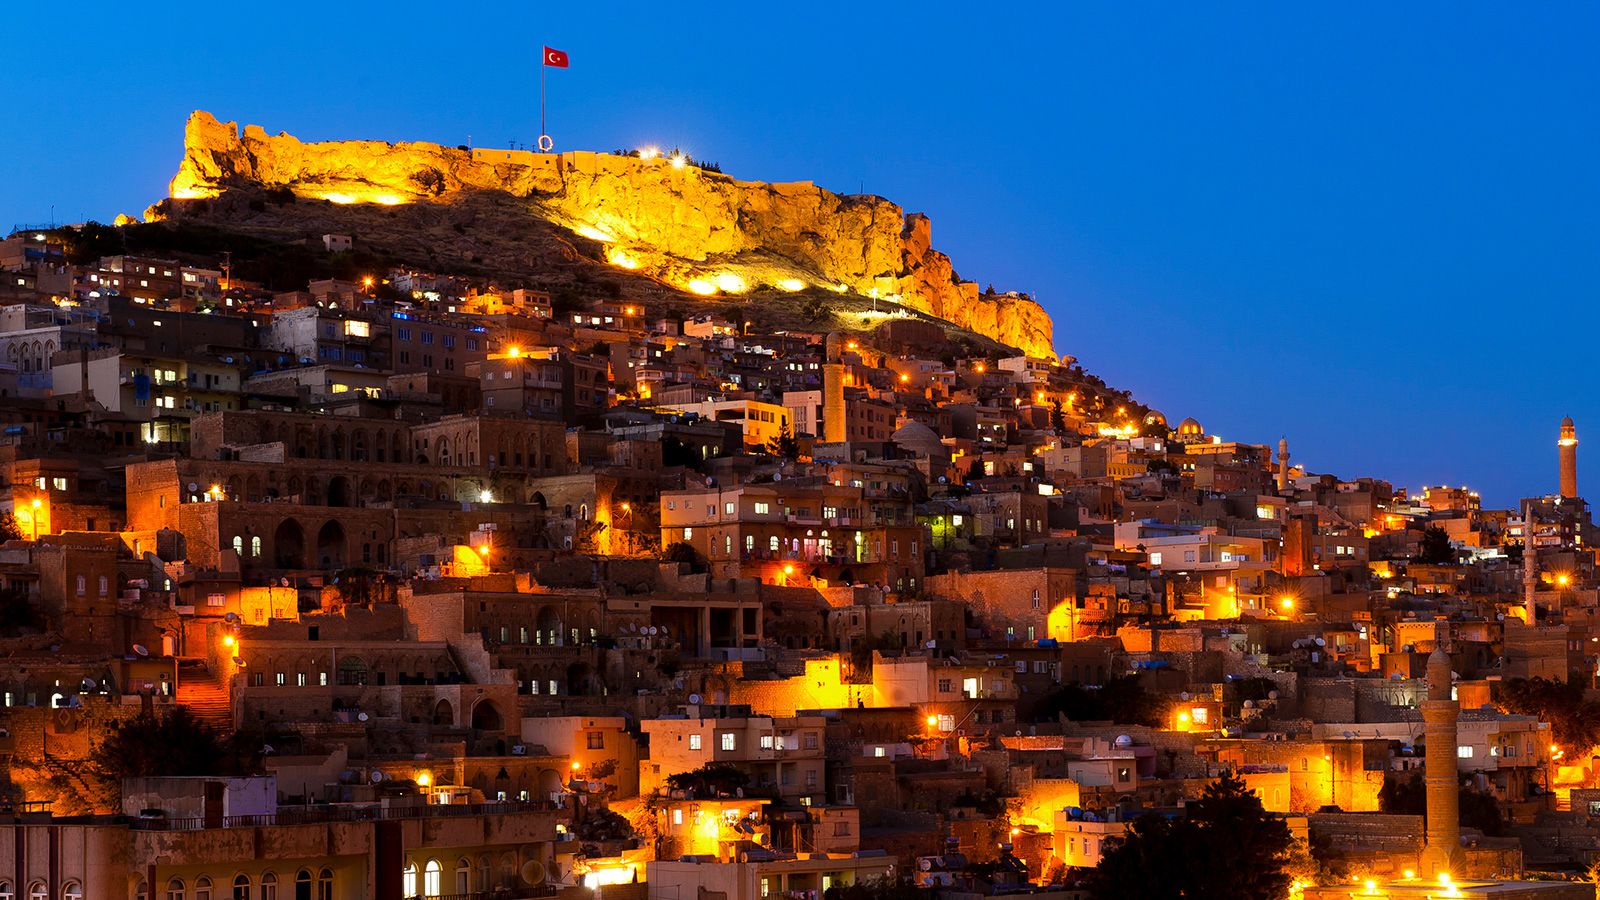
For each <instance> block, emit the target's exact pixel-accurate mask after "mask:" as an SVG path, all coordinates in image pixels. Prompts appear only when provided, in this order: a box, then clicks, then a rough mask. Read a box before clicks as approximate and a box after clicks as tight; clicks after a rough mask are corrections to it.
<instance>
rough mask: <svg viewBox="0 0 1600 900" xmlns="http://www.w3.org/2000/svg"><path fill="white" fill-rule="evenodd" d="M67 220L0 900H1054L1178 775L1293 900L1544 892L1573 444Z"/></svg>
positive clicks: (17, 450) (1576, 720) (26, 268)
mask: <svg viewBox="0 0 1600 900" xmlns="http://www.w3.org/2000/svg"><path fill="white" fill-rule="evenodd" d="M115 231H116V229H111V228H106V227H102V226H92V225H90V226H82V227H78V228H38V229H33V228H24V229H21V230H18V231H16V232H15V233H13V234H12V235H11V236H10V237H8V238H6V239H5V240H4V241H3V242H0V270H3V271H0V429H3V431H0V512H4V513H5V514H6V515H5V516H4V517H0V536H3V538H4V540H3V544H0V651H3V653H4V657H5V660H6V664H5V666H4V667H3V668H0V701H3V705H0V729H3V730H0V900H13V898H27V900H55V898H63V900H83V898H86V897H88V898H99V897H117V898H138V900H156V898H161V900H222V898H233V900H291V898H293V900H312V898H315V900H335V898H339V900H343V898H368V897H376V898H382V900H400V898H408V900H409V898H462V900H464V898H532V897H556V896H559V897H561V898H563V900H594V898H600V897H603V898H604V900H874V898H885V900H900V898H905V897H912V896H927V897H937V898H939V900H978V898H982V897H989V896H996V895H1008V896H1011V895H1023V896H1029V897H1037V898H1039V900H1080V898H1087V897H1090V896H1098V895H1096V894H1093V893H1092V891H1093V878H1094V873H1095V872H1096V870H1097V869H1099V868H1100V867H1101V864H1102V862H1103V861H1104V860H1105V858H1106V851H1107V850H1108V848H1111V847H1115V846H1117V845H1118V842H1119V841H1122V840H1124V839H1126V838H1127V836H1128V835H1129V833H1130V831H1131V830H1133V829H1134V828H1135V824H1136V823H1138V822H1140V821H1149V820H1148V819H1145V818H1144V817H1146V816H1147V815H1148V814H1150V813H1157V814H1160V815H1162V816H1166V817H1169V818H1171V817H1181V816H1182V814H1183V811H1184V810H1185V809H1190V808H1194V807H1195V806H1196V804H1203V803H1205V802H1208V801H1207V800H1206V798H1208V797H1210V796H1212V795H1214V794H1215V793H1216V792H1218V791H1225V790H1228V789H1229V788H1228V786H1229V785H1235V786H1241V785H1242V790H1243V791H1244V792H1247V793H1249V794H1252V795H1253V796H1255V797H1256V798H1258V799H1259V802H1260V805H1261V807H1263V808H1264V810H1265V812H1266V813H1267V814H1269V819H1270V821H1271V822H1272V823H1273V827H1275V828H1282V829H1286V832H1287V834H1288V835H1289V837H1290V838H1291V839H1292V846H1293V850H1292V852H1291V856H1292V858H1291V859H1290V861H1289V863H1288V866H1289V870H1290V871H1291V874H1292V878H1293V885H1292V888H1293V894H1294V895H1295V896H1304V897H1314V898H1333V897H1341V898H1343V897H1349V896H1386V897H1417V898H1421V897H1424V896H1495V897H1500V896H1516V897H1535V896H1537V897H1592V896H1593V886H1592V885H1580V884H1573V883H1562V882H1559V881H1554V880H1550V881H1548V882H1547V883H1543V884H1540V885H1539V886H1537V887H1530V888H1528V890H1527V891H1525V892H1523V893H1513V892H1512V886H1514V885H1524V886H1527V885H1532V884H1534V882H1535V881H1537V880H1539V879H1555V878H1569V879H1571V880H1574V881H1575V880H1579V879H1581V878H1582V877H1584V875H1585V873H1586V872H1588V870H1589V867H1590V866H1591V865H1592V864H1594V863H1595V861H1596V860H1597V859H1600V778H1597V777H1596V772H1595V763H1596V754H1600V716H1597V715H1596V712H1597V710H1600V707H1596V706H1595V705H1594V703H1595V701H1593V700H1589V699H1587V692H1588V691H1589V690H1590V689H1592V688H1594V687H1595V683H1594V681H1595V677H1596V674H1597V672H1600V575H1597V572H1596V554H1595V552H1594V550H1593V549H1592V548H1594V547H1596V546H1600V530H1597V529H1596V527H1595V525H1594V523H1593V522H1592V521H1591V515H1590V511H1589V509H1588V506H1587V504H1586V502H1585V501H1584V499H1583V498H1582V496H1581V492H1580V490H1579V480H1578V452H1577V450H1578V433H1577V429H1576V427H1575V425H1574V423H1573V422H1572V421H1571V420H1570V419H1568V420H1566V421H1564V422H1560V423H1557V422H1551V423H1550V444H1551V447H1552V453H1551V454H1550V458H1548V459H1534V460H1508V461H1507V464H1508V465H1514V466H1516V467H1518V468H1520V469H1522V470H1524V471H1525V472H1526V473H1527V478H1526V483H1527V488H1528V491H1529V496H1528V497H1527V498H1526V499H1524V500H1523V501H1522V502H1521V503H1519V504H1518V505H1516V506H1515V507H1513V508H1509V509H1493V508H1486V507H1485V506H1484V505H1483V502H1482V500H1481V499H1480V497H1479V495H1478V494H1477V493H1475V492H1474V491H1473V490H1472V489H1470V488H1469V487H1465V486H1460V485H1419V486H1410V485H1407V486H1401V485H1395V484H1391V483H1388V482H1386V481H1384V480H1382V479H1380V478H1377V477H1367V476H1363V475H1360V474H1359V473H1334V472H1314V471H1309V470H1307V469H1306V468H1305V467H1303V466H1301V465H1296V464H1295V463H1294V462H1293V457H1292V454H1291V452H1290V447H1291V442H1290V440H1288V439H1286V438H1285V437H1283V436H1282V435H1280V433H1279V431H1278V429H1277V427H1276V426H1275V425H1274V423H1272V422H1270V421H1263V422H1261V423H1259V432H1258V433H1256V434H1249V435H1246V434H1235V435H1228V436H1227V437H1224V436H1221V435H1217V434H1214V433H1212V432H1211V431H1210V430H1208V429H1207V428H1206V427H1205V425H1204V424H1202V420H1203V416H1204V410H1188V411H1184V412H1188V413H1192V416H1191V417H1187V418H1180V417H1177V416H1174V418H1173V419H1171V420H1169V418H1168V417H1167V416H1166V415H1164V414H1163V413H1162V412H1161V411H1158V410H1156V409H1154V408H1152V407H1150V406H1149V405H1147V404H1146V403H1144V402H1141V399H1140V398H1136V397H1134V396H1131V395H1130V394H1128V393H1127V392H1125V391H1120V390H1118V389H1116V388H1115V387H1113V386H1110V385H1107V384H1106V383H1104V382H1103V381H1102V380H1101V379H1099V378H1097V377H1095V376H1094V375H1092V374H1090V373H1088V372H1086V371H1085V370H1084V369H1083V367H1081V366H1080V365H1079V364H1078V363H1077V361H1076V360H1075V359H1074V358H1072V357H1070V356H1065V357H1056V358H1041V357H1039V356H1030V355H1027V354H1024V353H1021V352H1020V351H1016V350H1012V349H1008V348H1005V347H1004V346H1003V345H1001V344H999V343H997V342H996V341H994V340H989V339H983V338H980V337H978V336H974V335H972V334H970V333H966V332H963V331H961V330H959V329H955V328H952V327H951V326H949V325H948V324H946V323H942V322H939V321H937V320H935V319H933V318H931V317H929V316H927V315H922V314H915V313H910V312H906V311H904V310H900V309H897V308H896V307H895V306H894V305H893V304H892V303H888V302H885V303H884V304H883V305H882V308H881V310H879V308H878V305H877V304H876V303H875V304H873V310H874V312H873V313H872V314H871V315H866V314H863V315H852V316H851V317H849V318H848V319H842V318H841V317H837V316H832V315H830V314H829V313H828V312H827V310H826V308H820V309H819V308H817V307H816V306H813V307H812V308H811V313H810V314H809V315H808V317H807V318H806V320H805V321H804V322H803V323H801V324H800V327H789V326H787V325H786V326H785V327H782V328H775V327H765V326H763V324H762V323H763V322H764V321H768V320H769V317H763V316H759V315H753V314H752V315H744V314H742V313H741V312H740V310H741V308H745V307H748V308H751V309H755V308H757V307H759V306H760V305H761V304H762V303H763V302H764V301H763V299H762V293H761V292H760V291H753V292H752V293H750V294H748V295H746V297H745V299H743V300H742V301H736V302H731V303H719V304H710V303H703V302H698V301H697V300H696V298H693V297H687V296H686V297H684V298H683V299H682V300H681V301H678V302H674V303H670V304H668V303H663V302H661V301H660V299H659V296H658V295H652V296H649V297H646V296H643V295H640V296H635V295H634V293H633V292H632V290H631V288H630V284H629V282H627V281H618V282H615V283H612V284H610V285H609V286H602V288H601V289H597V290H592V291H581V290H567V289H549V290H544V289H540V288H539V287H537V286H532V285H518V284H504V283H498V284H497V283H493V282H491V281H487V280H484V279H477V278H471V277H465V276H457V275H445V274H436V273H432V272H427V271H420V270H417V269H413V268H407V267H399V266H388V267H378V268H372V269H366V270H363V269H361V268H360V265H361V264H362V262H363V259H364V258H363V257H362V255H361V253H362V249H363V248H362V245H361V239H360V236H359V235H352V234H339V233H327V234H320V235H308V236H307V237H306V239H305V244H304V247H303V248H302V250H303V251H304V256H305V258H308V259H312V260H314V261H315V267H313V268H314V270H311V271H308V272H307V273H306V276H307V277H306V280H305V281H304V283H301V284H297V285H296V286H295V287H293V288H292V289H285V288H284V287H282V286H281V285H277V286H273V285H270V284H269V283H268V282H267V280H266V279H263V278H261V277H259V273H256V272H248V271H244V270H243V269H241V271H237V272H236V271H235V269H236V268H240V262H239V261H238V260H236V259H234V257H233V254H232V253H231V252H226V251H220V250H218V251H216V252H212V251H211V250H204V251H199V252H191V251H187V250H186V251H184V252H174V253H170V254H166V255H160V254H158V255H137V254H136V253H134V252H132V251H129V252H123V253H120V254H117V255H102V254H101V253H100V249H103V245H104V244H106V243H107V241H108V240H109V239H110V238H108V235H113V233H114V232H115ZM91 238H92V239H91ZM783 290H784V291H790V290H791V288H789V287H785V288H784V289H783ZM814 290H817V291H818V292H821V293H825V291H822V290H821V289H814ZM773 293H774V295H775V296H776V295H777V294H778V293H779V292H778V291H776V290H774V291H773ZM741 303H742V304H743V307H741ZM1073 339H1074V338H1073V334H1072V331H1071V330H1067V331H1066V334H1065V335H1064V336H1062V337H1059V338H1058V340H1061V341H1062V342H1063V343H1065V344H1067V345H1069V346H1070V344H1071V342H1072V341H1073ZM1173 412H1177V411H1173ZM1218 785H1221V786H1222V787H1218ZM1208 792H1209V793H1208ZM1379 884H1381V885H1382V886H1381V887H1379V886H1378V885H1379ZM897 891H899V892H902V893H896V892H897ZM1127 896H1139V894H1138V893H1137V892H1134V893H1129V894H1127Z"/></svg>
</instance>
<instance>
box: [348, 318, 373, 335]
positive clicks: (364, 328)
mask: <svg viewBox="0 0 1600 900" xmlns="http://www.w3.org/2000/svg"><path fill="white" fill-rule="evenodd" d="M344 333H345V334H346V335H347V336H349V337H371V336H372V326H371V325H368V324H367V323H366V322H362V321H360V320H358V319H346V320H345V323H344Z"/></svg>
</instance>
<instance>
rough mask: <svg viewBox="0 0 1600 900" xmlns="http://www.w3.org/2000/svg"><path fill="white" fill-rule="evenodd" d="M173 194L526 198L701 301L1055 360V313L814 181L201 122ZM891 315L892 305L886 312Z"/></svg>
mask: <svg viewBox="0 0 1600 900" xmlns="http://www.w3.org/2000/svg"><path fill="white" fill-rule="evenodd" d="M184 147H185V152H184V159H183V163H182V165H181V166H180V167H179V169H178V174H177V175H176V176H174V178H173V179H172V185H171V190H170V193H171V196H172V197H173V198H175V199H179V200H183V199H197V198H206V197H214V196H216V195H217V194H219V193H220V192H221V191H222V190H223V189H225V188H227V187H230V186H234V185H243V184H256V185H262V186H266V187H273V188H276V187H287V188H289V189H290V190H292V191H293V192H294V193H295V194H296V195H298V196H301V197H307V198H315V199H322V200H330V201H332V202H335V203H383V204H400V203H414V202H421V201H436V202H449V200H450V198H451V195H453V194H458V193H461V192H470V191H502V192H506V193H509V194H513V195H516V196H519V197H527V198H529V200H530V202H531V203H532V204H533V206H534V207H535V211H536V212H537V213H538V214H541V215H543V216H544V217H546V218H548V219H550V220H552V221H554V222H556V223H558V224H561V225H564V226H566V227H568V228H571V229H572V230H573V231H575V232H577V233H578V234H581V235H583V236H585V237H588V238H590V239H593V240H598V241H602V242H604V243H606V244H607V245H608V248H607V253H606V257H607V259H608V260H609V261H611V262H612V264H614V265H617V266H619V267H621V268H626V269H636V270H638V271H639V272H641V273H643V274H647V275H650V276H653V277H655V278H659V279H661V280H663V281H666V282H668V283H670V284H673V285H675V286H677V287H680V288H682V289H684V290H689V291H691V292H694V293H699V294H702V295H710V294H738V293H743V292H744V291H746V290H750V289H753V288H757V287H761V286H771V287H775V288H778V289H780V290H786V291H793V290H798V289H801V288H802V287H805V286H820V287H826V288H830V289H833V290H848V291H852V292H854V293H856V294H859V295H862V296H875V297H878V298H881V299H883V300H886V301H890V302H892V303H899V304H901V305H902V306H905V307H907V308H910V309H913V310H918V311H920V312H924V313H927V314H929V315H933V316H936V317H938V318H941V319H944V320H946V321H948V322H952V323H954V324H956V325H959V326H961V327H963V328H966V329H967V330H969V331H973V332H976V333H978V334H982V335H986V336H988V337H991V338H994V339H995V340H997V341H1000V342H1002V343H1005V344H1010V345H1011V346H1014V347H1018V348H1020V349H1021V350H1023V351H1024V352H1026V353H1028V354H1029V355H1031V356H1038V357H1049V356H1052V355H1053V347H1052V340H1051V323H1050V317H1049V316H1048V315H1046V314H1045V312H1044V310H1043V309H1042V308H1041V307H1040V306H1039V305H1038V304H1037V303H1035V302H1033V301H1032V300H1030V299H1028V298H1026V297H1023V296H1017V295H1000V296H995V295H983V294H980V292H979V291H978V286H977V284H975V283H973V282H970V281H961V280H959V278H957V276H956V273H955V270H954V268H953V267H952V266H951V263H950V258H949V257H948V256H946V255H945V254H943V253H940V252H938V251H937V250H934V249H933V248H932V246H931V242H930V236H931V231H930V226H929V222H928V219H927V217H925V216H922V215H920V214H913V215H909V216H908V215H907V214H906V213H905V211H904V210H902V209H901V208H900V207H899V206H897V205H895V204H893V203H890V202H889V201H887V200H884V199H882V198H880V197H871V196H861V195H856V196H841V195H839V194H835V193H832V192H831V191H826V190H823V189H822V188H819V187H817V186H815V185H813V184H811V183H809V182H796V183H789V184H766V183H762V182H750V181H736V180H734V179H732V178H729V177H727V176H724V175H721V174H717V173H711V172H706V171H703V170H701V169H699V168H698V167H696V166H693V165H675V164H674V163H673V161H671V160H667V159H648V160H647V159H638V158H635V157H630V156H616V155H612V154H600V153H589V152H573V153H563V154H542V153H531V152H525V151H506V150H474V151H466V150H459V149H455V148H449V147H441V146H439V145H438V144H428V143H401V144H388V143H383V142H379V141H336V142H328V143H314V144H307V143H302V142H301V141H299V140H298V139H296V138H294V137H292V136H290V135H287V134H278V135H270V136H269V135H268V134H267V133H266V132H265V131H264V130H262V129H261V128H260V127H259V126H256V125H250V126H246V128H245V129H244V132H243V134H242V135H241V134H240V132H239V129H238V126H237V125H236V124H234V123H231V122H229V123H221V122H218V121H217V120H216V119H215V118H214V117H212V116H211V115H210V114H209V113H205V112H196V113H194V114H193V115H192V116H190V118H189V123H188V127H187V129H186V131H185V134H184ZM885 306H886V308H889V307H888V304H885Z"/></svg>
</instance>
